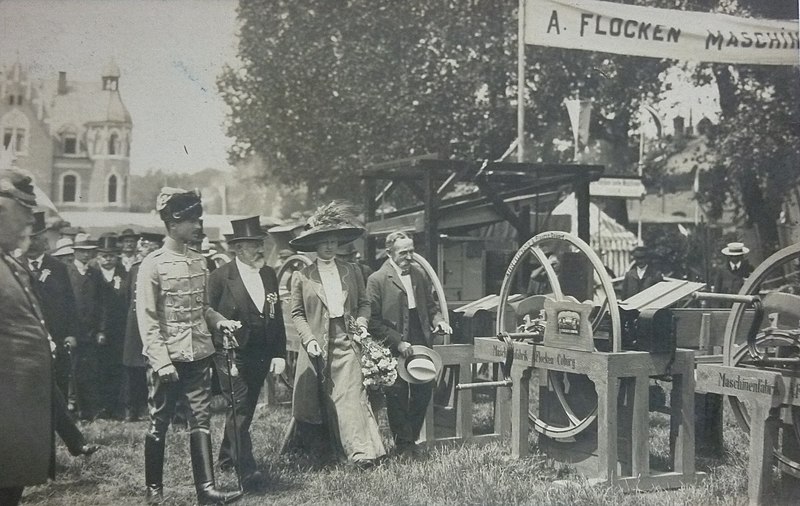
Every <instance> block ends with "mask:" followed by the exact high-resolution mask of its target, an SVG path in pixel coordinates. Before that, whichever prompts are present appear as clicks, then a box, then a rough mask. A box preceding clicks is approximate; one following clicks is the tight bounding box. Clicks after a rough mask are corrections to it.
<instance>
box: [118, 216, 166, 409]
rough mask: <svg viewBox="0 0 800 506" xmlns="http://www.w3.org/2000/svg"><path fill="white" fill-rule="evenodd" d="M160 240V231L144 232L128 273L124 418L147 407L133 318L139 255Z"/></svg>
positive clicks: (124, 348) (141, 257)
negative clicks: (135, 258) (158, 232)
mask: <svg viewBox="0 0 800 506" xmlns="http://www.w3.org/2000/svg"><path fill="white" fill-rule="evenodd" d="M163 242H164V235H163V234H154V233H150V232H143V233H142V234H141V240H140V241H139V243H140V244H139V251H138V254H137V257H138V259H137V260H136V262H134V263H133V266H131V271H130V272H129V273H128V276H129V278H128V300H129V303H128V316H127V318H126V325H125V343H124V344H123V348H122V364H123V365H124V366H125V379H124V385H125V386H124V388H123V392H124V393H123V401H122V403H123V406H124V408H125V419H126V420H128V421H135V420H138V419H139V418H140V417H142V416H144V413H145V409H146V408H147V375H146V374H145V366H146V365H147V364H146V362H145V360H144V355H142V338H141V336H140V335H139V323H138V322H137V320H136V276H138V275H139V266H140V265H142V259H143V258H144V257H146V256H147V255H149V254H150V253H152V252H154V251H155V250H157V249H158V248H160V247H161V243H163Z"/></svg>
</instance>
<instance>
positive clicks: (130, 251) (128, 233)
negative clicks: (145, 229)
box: [117, 228, 141, 272]
mask: <svg viewBox="0 0 800 506" xmlns="http://www.w3.org/2000/svg"><path fill="white" fill-rule="evenodd" d="M139 237H141V235H140V234H137V233H136V232H134V230H133V229H132V228H126V229H125V230H123V231H122V232H121V233H120V234H119V237H118V238H117V242H118V244H119V249H120V255H119V261H120V263H121V264H122V267H124V268H125V272H130V271H131V267H133V264H134V263H135V262H136V260H137V258H138V255H137V251H136V246H137V244H138V243H139Z"/></svg>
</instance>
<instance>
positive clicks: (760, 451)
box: [696, 364, 800, 504]
mask: <svg viewBox="0 0 800 506" xmlns="http://www.w3.org/2000/svg"><path fill="white" fill-rule="evenodd" d="M696 376H697V379H696V382H697V391H698V392H703V393H714V394H719V395H727V396H730V397H736V398H738V399H739V400H740V401H742V402H744V403H746V405H747V412H748V414H749V416H750V451H749V453H750V459H749V462H748V466H747V476H748V484H747V495H748V497H749V500H750V504H766V502H765V496H766V492H767V486H768V485H769V483H770V474H771V473H772V465H773V463H774V460H775V459H774V457H773V453H772V452H773V448H774V447H775V444H776V442H777V437H778V427H779V426H780V416H779V414H780V413H779V408H780V406H781V405H795V406H800V397H799V396H800V389H799V388H798V387H797V385H796V380H797V378H791V377H786V376H783V375H782V374H780V373H777V372H773V371H766V370H761V369H749V368H747V369H746V368H742V367H731V366H724V365H718V364H697V375H696Z"/></svg>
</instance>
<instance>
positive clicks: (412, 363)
mask: <svg viewBox="0 0 800 506" xmlns="http://www.w3.org/2000/svg"><path fill="white" fill-rule="evenodd" d="M441 370H442V357H441V356H439V354H438V353H436V352H435V351H433V350H432V349H430V348H428V347H427V346H420V345H414V346H412V347H411V356H409V357H406V358H404V357H400V358H398V359H397V374H398V375H400V377H401V378H403V379H404V380H405V381H406V382H407V383H414V384H419V383H428V382H431V381H433V380H435V379H436V375H437V374H439V371H441Z"/></svg>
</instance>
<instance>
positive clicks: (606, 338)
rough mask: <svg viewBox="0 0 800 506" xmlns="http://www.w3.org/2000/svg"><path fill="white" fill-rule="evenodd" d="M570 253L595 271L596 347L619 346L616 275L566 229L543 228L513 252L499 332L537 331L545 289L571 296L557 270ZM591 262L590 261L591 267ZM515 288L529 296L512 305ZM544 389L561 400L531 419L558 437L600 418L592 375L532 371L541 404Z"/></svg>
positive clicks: (537, 411)
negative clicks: (547, 229) (611, 273)
mask: <svg viewBox="0 0 800 506" xmlns="http://www.w3.org/2000/svg"><path fill="white" fill-rule="evenodd" d="M567 254H570V255H571V256H572V257H573V258H574V257H576V256H577V257H580V256H583V257H585V262H583V263H582V265H584V266H586V267H587V269H586V272H585V274H586V275H587V276H591V282H592V285H593V287H594V294H593V298H592V304H593V306H594V310H593V312H592V331H593V333H594V337H595V349H601V350H603V351H620V350H621V347H622V344H621V343H622V341H621V328H622V325H621V321H620V315H619V308H618V305H617V298H616V295H615V294H614V288H613V286H612V282H611V279H610V278H609V276H608V274H607V273H606V270H605V267H604V266H603V263H602V262H601V261H600V259H599V258H598V257H597V255H596V254H595V253H594V251H592V249H591V247H590V246H589V245H588V244H586V243H585V242H584V241H582V240H581V239H579V238H577V237H575V236H573V235H571V234H567V233H565V232H544V233H542V234H539V235H537V236H535V237H533V238H531V239H530V240H528V242H526V243H525V244H524V245H523V246H522V247H521V248H520V249H519V251H517V253H516V255H514V258H513V259H512V260H511V263H510V264H509V266H508V270H507V271H506V275H505V277H504V278H503V284H502V286H501V289H500V304H499V307H498V312H497V327H496V328H497V333H498V335H499V334H502V333H526V332H528V331H533V329H535V328H536V323H532V322H536V321H537V320H539V321H541V319H540V316H541V314H540V311H539V310H540V309H541V307H542V306H541V305H542V301H543V299H542V297H541V295H545V296H547V297H550V298H552V299H555V300H566V295H565V294H564V293H563V291H562V287H561V283H560V281H559V273H558V270H559V269H560V265H561V260H560V258H561V259H563V257H564V256H565V255H567ZM588 267H591V271H589V269H588ZM529 272H530V276H528V273H529ZM590 272H591V273H590ZM523 274H524V275H523ZM587 282H588V280H587ZM512 291H516V292H525V293H526V295H528V297H526V298H523V299H522V300H521V301H520V302H516V303H515V304H514V307H512V305H511V304H509V302H508V300H509V296H510V295H511V293H512ZM545 324H546V323H545ZM531 338H532V339H534V340H535V338H536V335H535V331H533V332H532V333H531ZM544 387H547V389H545V388H544ZM545 390H549V391H551V392H552V393H553V394H554V396H555V399H556V400H557V401H558V402H557V403H549V404H557V405H556V406H549V408H552V409H548V410H547V412H543V411H542V410H541V409H530V410H529V411H528V416H529V418H530V421H531V424H532V425H533V427H534V429H535V430H536V431H537V432H539V433H541V434H544V435H546V436H548V437H551V438H554V439H567V438H573V437H575V436H576V435H578V434H580V433H581V432H583V431H584V430H586V429H587V428H588V427H589V426H590V425H591V424H592V423H593V422H594V421H595V419H596V418H597V394H596V392H595V390H594V386H593V383H592V382H591V381H590V380H589V378H588V377H587V376H585V375H580V374H566V373H561V372H555V371H549V372H548V373H547V374H533V375H532V378H531V393H532V395H531V400H532V405H534V406H536V405H537V404H539V405H540V404H541V403H538V396H539V393H540V392H542V391H545ZM540 407H541V406H540Z"/></svg>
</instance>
